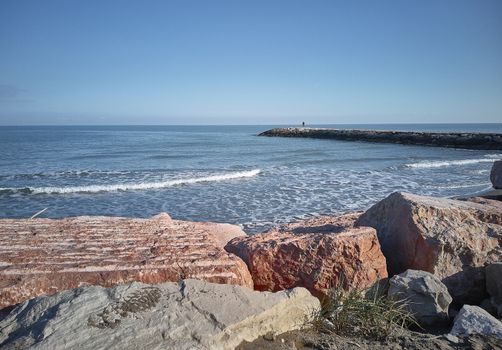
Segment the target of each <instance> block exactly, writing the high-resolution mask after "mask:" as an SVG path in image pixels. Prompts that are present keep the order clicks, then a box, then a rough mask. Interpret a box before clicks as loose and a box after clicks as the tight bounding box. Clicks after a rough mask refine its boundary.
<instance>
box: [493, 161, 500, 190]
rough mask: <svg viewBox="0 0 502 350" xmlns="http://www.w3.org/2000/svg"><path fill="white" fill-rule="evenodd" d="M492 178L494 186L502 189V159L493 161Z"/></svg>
mask: <svg viewBox="0 0 502 350" xmlns="http://www.w3.org/2000/svg"><path fill="white" fill-rule="evenodd" d="M490 180H491V182H492V185H493V187H494V188H497V189H502V160H497V161H495V162H494V163H493V166H492V171H491V172H490Z"/></svg>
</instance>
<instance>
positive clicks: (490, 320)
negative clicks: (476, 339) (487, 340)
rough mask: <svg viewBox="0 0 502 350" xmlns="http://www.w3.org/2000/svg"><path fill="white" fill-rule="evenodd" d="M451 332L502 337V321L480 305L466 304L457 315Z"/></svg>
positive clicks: (458, 334)
mask: <svg viewBox="0 0 502 350" xmlns="http://www.w3.org/2000/svg"><path fill="white" fill-rule="evenodd" d="M450 333H451V334H453V335H457V336H469V335H473V334H481V335H491V336H495V337H497V338H499V339H502V322H500V321H499V320H497V319H496V318H495V317H493V316H492V315H490V314H489V313H488V312H486V311H485V310H483V309H482V308H480V307H478V306H472V305H464V306H463V307H462V309H461V310H460V312H459V313H458V315H457V316H456V317H455V321H454V323H453V328H452V329H451V332H450Z"/></svg>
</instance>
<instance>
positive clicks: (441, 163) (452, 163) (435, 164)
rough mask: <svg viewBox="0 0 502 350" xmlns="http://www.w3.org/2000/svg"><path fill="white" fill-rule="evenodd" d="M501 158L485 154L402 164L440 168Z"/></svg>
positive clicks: (488, 161) (413, 166)
mask: <svg viewBox="0 0 502 350" xmlns="http://www.w3.org/2000/svg"><path fill="white" fill-rule="evenodd" d="M499 158H501V157H500V155H497V157H494V156H489V157H488V156H487V157H485V158H477V159H459V160H449V161H446V160H445V161H425V162H418V163H410V164H405V165H404V166H405V167H407V168H418V169H423V168H442V167H448V166H455V165H469V164H478V163H493V161H494V160H496V159H499Z"/></svg>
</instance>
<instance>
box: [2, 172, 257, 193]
mask: <svg viewBox="0 0 502 350" xmlns="http://www.w3.org/2000/svg"><path fill="white" fill-rule="evenodd" d="M260 172H261V171H260V169H254V170H248V171H239V172H233V173H227V174H220V175H211V176H204V177H193V178H185V179H175V180H166V181H158V182H141V183H121V184H110V185H89V186H70V187H25V188H0V193H1V192H4V193H5V192H22V193H96V192H112V191H129V190H150V189H157V188H165V187H172V186H179V185H189V184H195V183H199V182H214V181H225V180H232V179H240V178H246V177H253V176H256V175H258V174H259V173H260Z"/></svg>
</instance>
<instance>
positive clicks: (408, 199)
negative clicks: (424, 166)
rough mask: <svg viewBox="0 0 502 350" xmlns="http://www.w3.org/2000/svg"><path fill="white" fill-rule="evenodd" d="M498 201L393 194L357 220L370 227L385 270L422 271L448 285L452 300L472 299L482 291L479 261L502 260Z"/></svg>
mask: <svg viewBox="0 0 502 350" xmlns="http://www.w3.org/2000/svg"><path fill="white" fill-rule="evenodd" d="M490 203H497V204H493V205H492V204H490ZM498 203H499V202H496V201H490V200H485V202H484V204H482V203H475V202H471V201H460V200H452V199H445V198H434V197H425V196H416V195H412V194H408V193H393V194H391V195H390V196H389V197H387V198H386V199H384V200H382V201H380V202H379V203H377V204H375V205H374V206H373V207H371V208H370V209H369V210H368V211H366V212H365V213H364V214H363V215H361V217H360V218H359V219H358V221H357V224H359V225H363V226H371V227H374V228H376V230H377V233H378V239H379V241H380V244H381V245H382V251H383V254H384V255H385V257H386V258H387V266H388V271H389V275H391V276H392V275H395V274H399V273H401V272H404V271H406V270H407V269H414V270H423V271H428V272H431V273H433V274H435V275H436V276H438V277H439V278H440V279H441V281H442V282H443V283H444V284H445V285H446V286H447V287H448V290H449V292H450V295H451V296H452V297H453V300H454V301H455V302H457V303H460V304H465V303H472V304H478V303H479V302H481V300H483V299H484V298H485V296H486V287H485V273H484V265H485V264H486V263H490V262H495V261H500V260H501V259H502V210H500V206H499V204H498Z"/></svg>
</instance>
